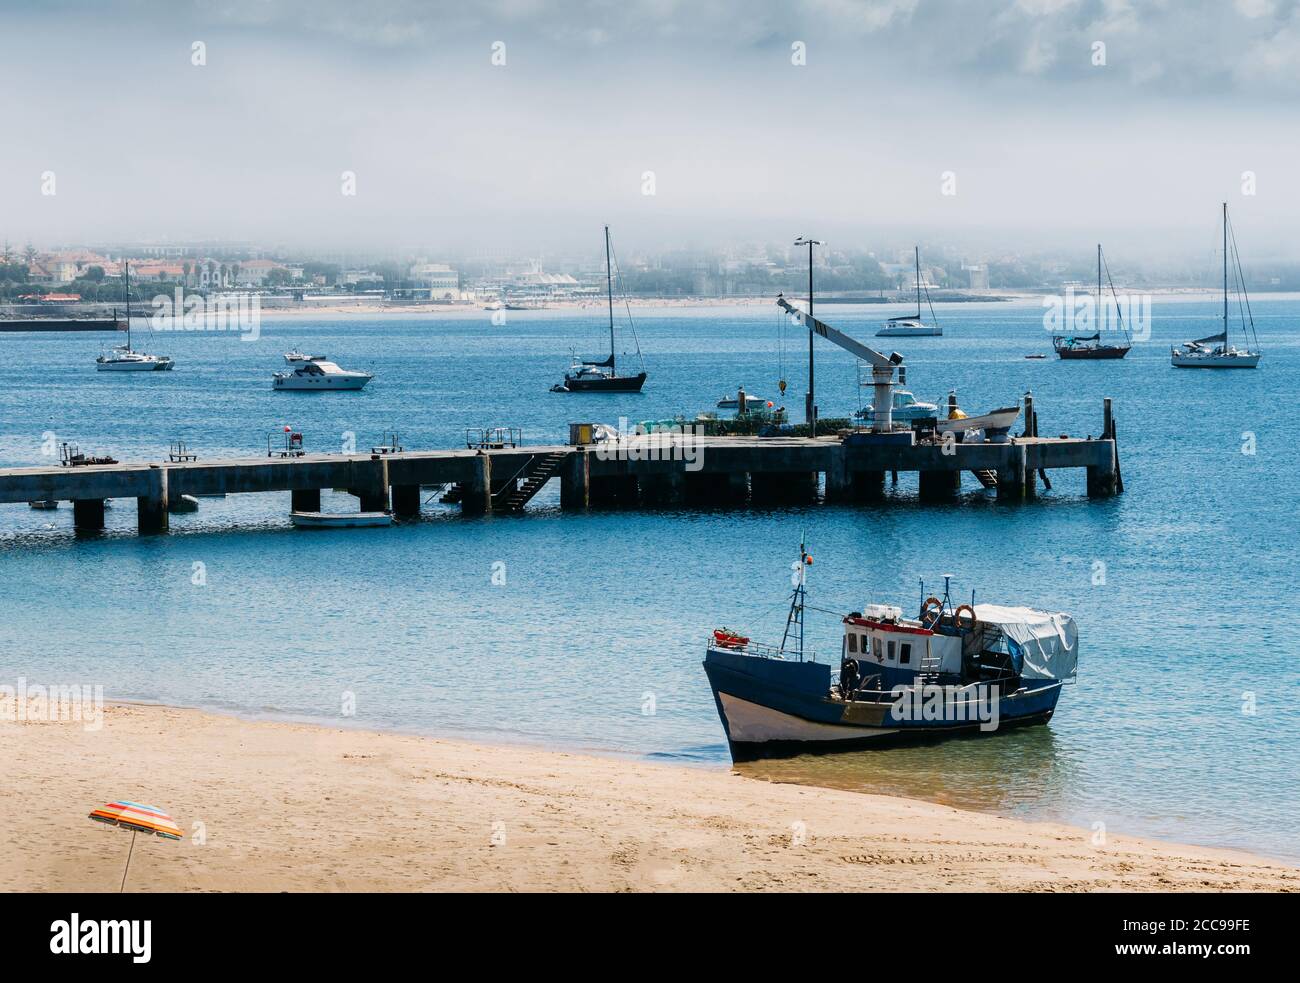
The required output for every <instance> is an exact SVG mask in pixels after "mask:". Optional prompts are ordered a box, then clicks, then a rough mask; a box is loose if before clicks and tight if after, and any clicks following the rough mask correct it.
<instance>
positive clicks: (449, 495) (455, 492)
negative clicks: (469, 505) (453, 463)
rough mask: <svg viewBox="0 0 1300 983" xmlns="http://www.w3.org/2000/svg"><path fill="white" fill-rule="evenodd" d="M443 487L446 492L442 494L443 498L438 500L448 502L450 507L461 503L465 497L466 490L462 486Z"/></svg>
mask: <svg viewBox="0 0 1300 983" xmlns="http://www.w3.org/2000/svg"><path fill="white" fill-rule="evenodd" d="M443 487H444V488H445V489H446V490H445V491H444V492H443V493H442V497H441V498H440V499H438V501H440V502H446V503H447V504H448V505H457V504H459V503H460V501H461V499H463V498H464V497H465V488H464V486H462V485H460V484H450V485H444V486H443Z"/></svg>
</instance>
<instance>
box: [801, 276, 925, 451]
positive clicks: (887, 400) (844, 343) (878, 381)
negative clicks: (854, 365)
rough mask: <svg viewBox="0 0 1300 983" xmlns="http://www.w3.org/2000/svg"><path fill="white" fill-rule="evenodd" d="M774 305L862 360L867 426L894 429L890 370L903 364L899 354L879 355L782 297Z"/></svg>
mask: <svg viewBox="0 0 1300 983" xmlns="http://www.w3.org/2000/svg"><path fill="white" fill-rule="evenodd" d="M776 302H777V305H778V306H780V307H781V309H782V310H784V311H786V312H788V313H789V314H792V315H793V316H794V317H796V318H798V319H799V321H800V322H801V323H802V324H803V325H804V326H805V327H806V328H807V329H808V330H809V332H811V333H813V334H819V335H821V336H822V337H823V338H825V339H826V340H827V341H829V342H830V343H831V344H833V345H839V346H840V347H841V348H843V349H844V350H845V351H846V352H848V353H850V354H851V355H854V356H856V357H857V358H860V359H862V360H863V361H864V362H866V363H867V364H868V365H870V366H871V388H872V391H873V402H872V413H871V429H872V431H874V432H875V433H885V434H888V433H892V432H893V429H894V418H893V415H894V409H893V403H894V397H893V389H894V369H895V367H897V366H899V365H902V364H903V356H902V355H900V354H898V352H891V353H890V354H888V355H882V354H880V352H878V351H876V350H875V349H874V348H868V347H867V346H866V345H864V344H862V342H860V341H857V340H856V339H853V338H850V337H849V336H848V335H846V334H845V333H844V332H843V331H837V330H836V329H835V328H832V327H831V326H830V325H829V324H827V323H825V322H824V321H819V320H817V318H815V317H813V316H812V315H811V314H807V313H805V312H804V311H801V310H799V308H797V307H795V306H794V305H793V304H791V303H790V302H789V301H788V300H786V299H785V296H784V295H782V294H778V295H777V298H776Z"/></svg>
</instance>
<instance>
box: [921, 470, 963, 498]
mask: <svg viewBox="0 0 1300 983" xmlns="http://www.w3.org/2000/svg"><path fill="white" fill-rule="evenodd" d="M920 491H921V501H923V502H948V501H951V500H952V499H954V498H956V497H957V494H958V493H959V492H960V491H961V472H960V471H957V470H952V471H922V472H921V479H920Z"/></svg>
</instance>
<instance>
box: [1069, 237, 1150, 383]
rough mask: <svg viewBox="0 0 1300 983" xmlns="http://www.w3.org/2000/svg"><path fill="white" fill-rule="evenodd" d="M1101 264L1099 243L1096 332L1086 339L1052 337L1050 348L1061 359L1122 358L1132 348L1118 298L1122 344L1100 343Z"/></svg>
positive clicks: (1108, 274) (1116, 314) (1116, 302)
mask: <svg viewBox="0 0 1300 983" xmlns="http://www.w3.org/2000/svg"><path fill="white" fill-rule="evenodd" d="M1101 264H1102V258H1101V243H1100V242H1099V243H1097V332H1096V333H1095V334H1090V335H1087V336H1086V337H1078V336H1074V337H1068V336H1065V335H1055V336H1053V338H1052V347H1053V348H1055V349H1056V354H1057V355H1059V356H1061V358H1064V359H1083V358H1087V359H1097V358H1123V357H1124V356H1125V355H1127V354H1128V353H1129V351H1130V350H1131V349H1132V348H1133V339H1132V338H1130V337H1129V333H1128V328H1127V327H1125V326H1124V315H1123V314H1121V313H1120V310H1119V298H1116V299H1115V316H1116V317H1117V318H1118V319H1119V326H1120V328H1121V329H1122V330H1123V332H1124V344H1122V345H1103V344H1102V343H1101V321H1102V317H1101ZM1106 279H1107V280H1108V281H1109V280H1110V269H1109V267H1107V270H1106ZM1110 292H1111V293H1112V294H1114V293H1115V284H1114V283H1111V285H1110Z"/></svg>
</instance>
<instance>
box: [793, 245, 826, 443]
mask: <svg viewBox="0 0 1300 983" xmlns="http://www.w3.org/2000/svg"><path fill="white" fill-rule="evenodd" d="M794 244H795V245H796V246H807V247H808V317H809V319H810V320H809V324H808V395H807V397H806V398H805V399H804V418H805V419H806V420H807V421H808V433H809V435H811V436H813V437H816V436H817V401H816V399H815V393H816V391H817V390H816V387H815V386H814V385H813V378H814V377H813V330H812V321H811V318H812V316H813V246H820V245H821V241H820V240H818V239H810V238H808V237H807V236H800V237H799V238H798V239H796V240H795V241H794Z"/></svg>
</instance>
